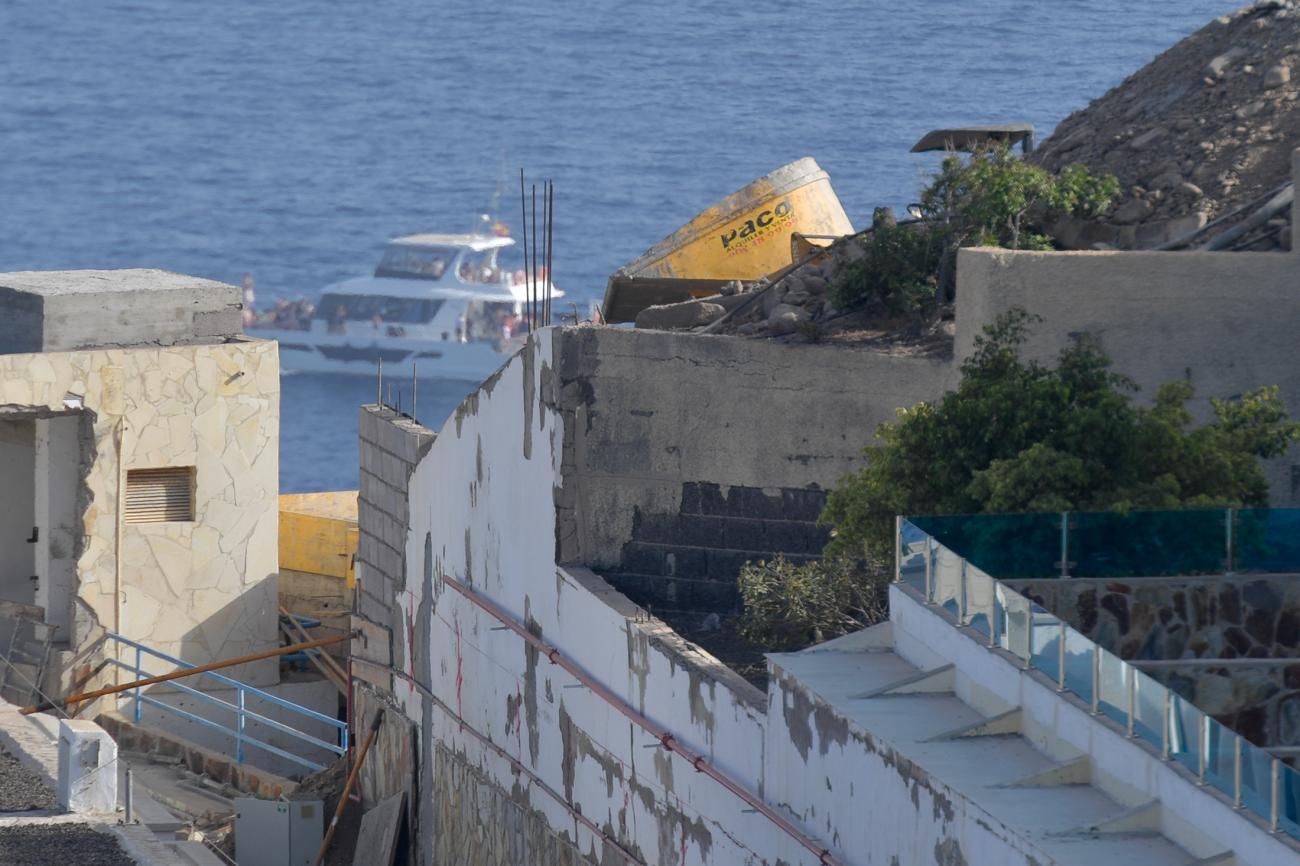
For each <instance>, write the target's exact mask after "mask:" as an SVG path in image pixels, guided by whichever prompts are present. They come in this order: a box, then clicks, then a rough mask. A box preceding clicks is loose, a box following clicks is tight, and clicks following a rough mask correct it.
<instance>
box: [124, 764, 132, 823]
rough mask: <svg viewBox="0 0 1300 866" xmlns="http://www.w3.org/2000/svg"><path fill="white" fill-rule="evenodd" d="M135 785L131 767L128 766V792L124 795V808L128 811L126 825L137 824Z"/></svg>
mask: <svg viewBox="0 0 1300 866" xmlns="http://www.w3.org/2000/svg"><path fill="white" fill-rule="evenodd" d="M134 794H135V785H134V780H133V779H132V778H131V765H130V764H127V765H126V791H125V792H124V793H123V795H122V806H123V808H124V809H125V810H126V823H128V824H134V823H135V797H134Z"/></svg>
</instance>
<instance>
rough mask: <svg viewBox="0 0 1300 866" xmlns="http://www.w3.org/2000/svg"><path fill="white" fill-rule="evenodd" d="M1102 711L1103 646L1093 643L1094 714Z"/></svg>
mask: <svg viewBox="0 0 1300 866" xmlns="http://www.w3.org/2000/svg"><path fill="white" fill-rule="evenodd" d="M1100 713H1101V647H1099V646H1097V645H1096V644H1093V645H1092V714H1093V715H1094V716H1096V715H1099V714H1100Z"/></svg>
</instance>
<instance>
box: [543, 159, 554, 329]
mask: <svg viewBox="0 0 1300 866" xmlns="http://www.w3.org/2000/svg"><path fill="white" fill-rule="evenodd" d="M547 185H548V186H549V187H550V188H551V195H550V201H549V203H548V204H547V211H546V319H545V322H546V324H548V325H549V324H550V323H551V301H552V300H553V298H554V295H555V277H554V273H555V254H554V252H553V250H554V244H555V181H553V180H552V181H547Z"/></svg>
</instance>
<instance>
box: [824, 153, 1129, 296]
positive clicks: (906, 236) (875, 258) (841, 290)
mask: <svg viewBox="0 0 1300 866" xmlns="http://www.w3.org/2000/svg"><path fill="white" fill-rule="evenodd" d="M1118 193H1119V181H1118V180H1117V179H1116V178H1115V177H1114V175H1095V174H1093V173H1092V172H1090V171H1089V170H1088V169H1087V168H1085V167H1084V166H1082V165H1072V166H1069V167H1068V168H1066V169H1065V170H1063V171H1062V172H1061V173H1060V174H1057V175H1053V174H1052V173H1051V172H1049V171H1047V170H1046V169H1044V168H1042V167H1041V166H1037V165H1032V164H1030V163H1027V162H1025V161H1023V160H1021V159H1020V158H1019V157H1017V156H1016V155H1015V154H1013V153H1012V152H1011V150H1010V149H1009V148H1008V147H1007V146H1006V145H1005V144H996V143H995V144H992V145H990V146H989V147H987V148H983V149H980V150H976V151H975V152H973V153H972V154H971V155H970V158H969V159H963V158H962V157H961V156H959V155H957V154H955V153H954V154H949V155H948V156H947V157H946V158H945V159H944V161H943V165H942V167H941V168H940V170H939V173H938V174H937V175H936V176H935V177H934V179H933V181H932V182H931V183H930V185H929V186H928V187H926V189H925V190H924V191H923V192H922V193H921V217H922V218H921V221H920V222H916V223H907V224H903V225H894V224H892V223H886V224H883V225H882V224H880V222H879V221H877V222H875V224H874V225H873V227H872V230H871V231H870V233H869V234H868V235H867V236H866V237H865V238H864V239H863V240H862V246H863V251H864V253H865V255H864V256H863V257H862V258H860V259H858V260H857V261H854V262H851V263H849V264H847V265H846V266H845V267H843V268H842V269H841V273H840V274H839V276H838V278H837V280H836V284H835V286H834V287H833V289H834V290H833V295H832V299H833V300H834V302H835V303H836V305H838V306H840V307H850V306H853V305H855V304H859V303H864V302H867V301H870V300H877V301H880V302H882V303H883V305H884V309H885V311H886V312H888V313H889V314H891V315H898V314H900V313H905V312H906V313H912V312H916V313H920V314H925V313H926V312H928V311H929V309H931V308H932V307H933V306H934V305H935V302H936V300H937V291H936V290H937V289H943V291H944V292H945V293H946V294H951V289H952V287H953V283H954V281H955V270H956V260H957V250H958V249H959V248H960V247H969V246H998V247H1006V248H1008V249H1013V250H1016V249H1030V250H1050V249H1052V248H1053V246H1052V239H1051V237H1049V236H1048V235H1047V234H1046V233H1045V230H1044V228H1043V226H1044V224H1045V223H1047V222H1049V221H1050V220H1051V219H1052V218H1054V217H1058V216H1061V215H1072V216H1078V217H1085V218H1090V217H1095V216H1098V215H1099V214H1101V212H1102V211H1104V210H1105V209H1106V207H1107V206H1108V205H1109V204H1110V202H1111V201H1112V200H1113V199H1114V198H1115V196H1116V195H1117V194H1118Z"/></svg>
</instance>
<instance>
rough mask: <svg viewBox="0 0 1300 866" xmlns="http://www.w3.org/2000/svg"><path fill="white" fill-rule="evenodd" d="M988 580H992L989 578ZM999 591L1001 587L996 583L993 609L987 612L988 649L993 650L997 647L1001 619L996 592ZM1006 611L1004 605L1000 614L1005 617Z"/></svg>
mask: <svg viewBox="0 0 1300 866" xmlns="http://www.w3.org/2000/svg"><path fill="white" fill-rule="evenodd" d="M989 580H992V578H989ZM999 589H1001V587H999V586H998V585H997V583H994V584H993V607H992V609H991V610H990V611H989V649H993V648H994V647H996V646H997V645H998V624H999V623H1000V622H1001V617H999V616H998V590H999ZM1006 611H1007V608H1006V605H1003V606H1002V613H1003V614H1004V615H1005V614H1006Z"/></svg>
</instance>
